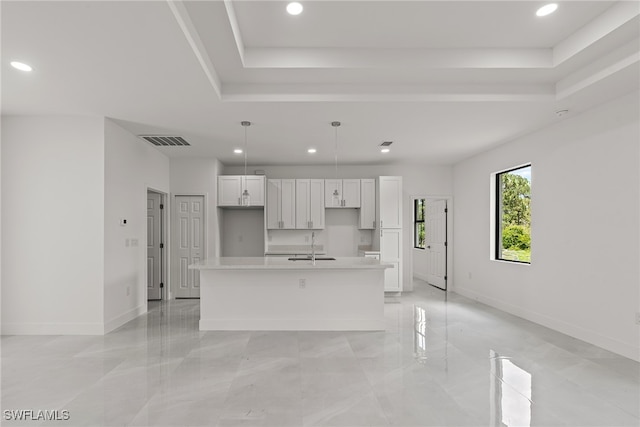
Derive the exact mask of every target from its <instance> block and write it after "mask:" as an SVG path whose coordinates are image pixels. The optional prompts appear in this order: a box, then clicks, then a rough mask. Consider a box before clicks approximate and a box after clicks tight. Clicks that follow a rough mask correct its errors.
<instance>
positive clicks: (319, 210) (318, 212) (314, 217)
mask: <svg viewBox="0 0 640 427" xmlns="http://www.w3.org/2000/svg"><path fill="white" fill-rule="evenodd" d="M324 199H325V197H324V180H323V179H311V180H310V192H309V221H310V222H311V228H313V229H315V230H320V229H323V228H324Z"/></svg>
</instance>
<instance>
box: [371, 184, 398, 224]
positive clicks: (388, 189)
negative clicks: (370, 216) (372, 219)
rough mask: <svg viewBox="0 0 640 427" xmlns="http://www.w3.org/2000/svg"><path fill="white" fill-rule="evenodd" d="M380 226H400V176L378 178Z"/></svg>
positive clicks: (377, 201)
mask: <svg viewBox="0 0 640 427" xmlns="http://www.w3.org/2000/svg"><path fill="white" fill-rule="evenodd" d="M376 203H377V205H378V206H379V213H380V218H379V219H380V228H402V177H401V176H381V177H379V178H378V197H377V200H376Z"/></svg>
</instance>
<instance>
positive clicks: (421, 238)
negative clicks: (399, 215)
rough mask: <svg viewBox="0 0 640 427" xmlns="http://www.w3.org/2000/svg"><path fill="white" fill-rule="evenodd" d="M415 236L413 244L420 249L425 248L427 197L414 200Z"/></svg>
mask: <svg viewBox="0 0 640 427" xmlns="http://www.w3.org/2000/svg"><path fill="white" fill-rule="evenodd" d="M413 203H414V210H413V212H414V219H413V220H414V237H413V246H414V247H415V248H418V249H424V248H425V238H426V233H425V228H424V208H425V199H415V200H414V202H413Z"/></svg>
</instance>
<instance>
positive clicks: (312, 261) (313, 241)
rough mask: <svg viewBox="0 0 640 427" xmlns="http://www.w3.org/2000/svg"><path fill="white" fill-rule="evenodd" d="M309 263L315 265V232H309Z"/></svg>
mask: <svg viewBox="0 0 640 427" xmlns="http://www.w3.org/2000/svg"><path fill="white" fill-rule="evenodd" d="M311 263H312V264H313V265H316V232H315V231H312V232H311Z"/></svg>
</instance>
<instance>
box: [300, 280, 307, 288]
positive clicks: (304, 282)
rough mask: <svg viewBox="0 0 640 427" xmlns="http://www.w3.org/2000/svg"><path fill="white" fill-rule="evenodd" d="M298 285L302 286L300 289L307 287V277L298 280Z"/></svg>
mask: <svg viewBox="0 0 640 427" xmlns="http://www.w3.org/2000/svg"><path fill="white" fill-rule="evenodd" d="M298 285H299V286H300V289H304V288H306V287H307V279H300V280H298Z"/></svg>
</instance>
